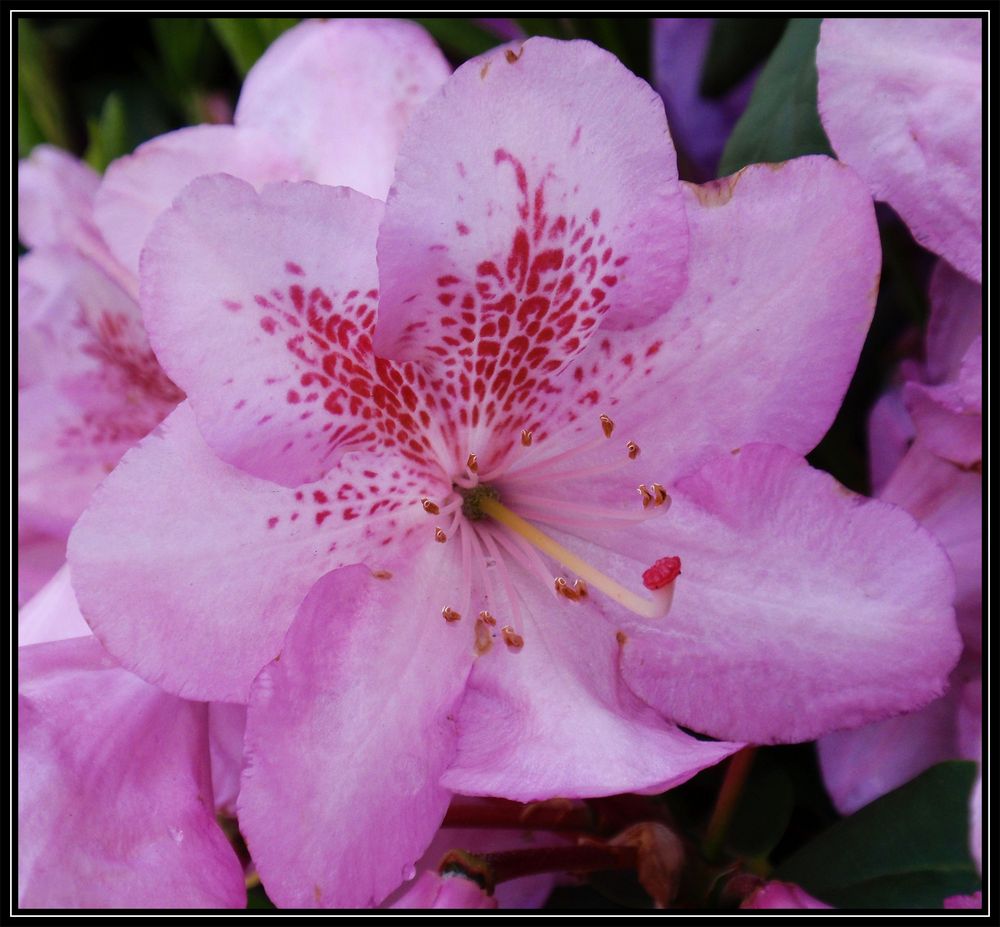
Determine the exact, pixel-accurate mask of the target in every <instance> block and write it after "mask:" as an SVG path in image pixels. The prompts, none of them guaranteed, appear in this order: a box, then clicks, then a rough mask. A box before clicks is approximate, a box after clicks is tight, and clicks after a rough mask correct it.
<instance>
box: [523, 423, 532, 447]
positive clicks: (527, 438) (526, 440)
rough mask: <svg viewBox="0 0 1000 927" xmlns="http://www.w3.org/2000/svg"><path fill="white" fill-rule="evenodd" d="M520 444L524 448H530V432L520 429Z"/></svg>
mask: <svg viewBox="0 0 1000 927" xmlns="http://www.w3.org/2000/svg"><path fill="white" fill-rule="evenodd" d="M521 443H522V444H523V445H524V446H525V447H531V432H530V431H527V430H526V429H523V428H522V429H521Z"/></svg>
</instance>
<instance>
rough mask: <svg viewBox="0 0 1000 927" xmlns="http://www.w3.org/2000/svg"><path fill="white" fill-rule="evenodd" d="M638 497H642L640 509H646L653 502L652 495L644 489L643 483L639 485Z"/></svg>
mask: <svg viewBox="0 0 1000 927" xmlns="http://www.w3.org/2000/svg"><path fill="white" fill-rule="evenodd" d="M639 495H640V496H642V507H643V508H644V509H648V508H649V506H650V503H651V502H652V501H653V495H652V493H651V492H650V491H649V490H648V489H646V484H645V483H640V484H639Z"/></svg>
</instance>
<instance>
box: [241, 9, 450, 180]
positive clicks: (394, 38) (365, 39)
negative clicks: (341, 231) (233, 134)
mask: <svg viewBox="0 0 1000 927" xmlns="http://www.w3.org/2000/svg"><path fill="white" fill-rule="evenodd" d="M449 71H450V68H449V67H448V62H447V61H446V60H445V58H444V55H442V54H441V52H440V51H439V50H438V48H437V46H436V45H435V44H434V41H433V40H432V39H431V38H430V36H429V35H428V34H427V33H426V32H425V31H424V30H423V29H421V28H420V26H417V25H416V24H415V23H409V22H405V21H402V20H394V19H380V20H349V19H348V20H344V19H342V20H331V21H328V22H306V23H302V24H301V25H300V26H296V27H295V28H294V29H290V30H289V31H288V32H286V33H285V34H284V35H282V36H281V37H280V38H279V39H278V40H277V41H276V42H275V43H274V44H273V45H271V47H270V48H268V50H267V51H266V52H265V53H264V55H263V57H262V58H261V59H260V60H259V61H258V62H257V63H256V64H255V65H254V66H253V68H252V69H251V70H250V73H249V74H247V77H246V80H245V81H244V83H243V90H242V92H241V94H240V101H239V105H238V106H237V107H236V124H237V125H238V126H253V127H255V128H259V129H265V130H267V131H269V132H270V133H271V134H272V135H273V136H274V137H275V138H279V139H281V140H282V142H283V143H284V144H285V145H287V146H288V148H289V149H290V150H291V151H293V152H294V153H295V154H296V155H297V157H298V158H299V160H300V161H301V163H302V165H303V167H304V168H305V170H306V175H305V176H307V177H309V178H310V179H312V180H317V181H319V182H320V183H325V184H337V185H343V186H347V187H353V188H354V189H355V190H360V191H361V192H362V193H367V194H368V195H369V196H375V197H378V198H379V199H384V198H385V195H386V192H387V191H388V189H389V184H390V182H391V181H392V169H393V165H394V164H395V161H396V152H397V150H398V149H399V142H400V138H401V137H402V135H403V131H404V130H405V128H406V125H407V123H408V122H409V120H410V118H411V116H412V115H413V113H414V112H415V111H416V110H417V109H418V108H419V107H420V106H421V105H422V104H423V102H424V101H425V100H426V99H427V98H428V97H429V96H430V95H431V94H432V93H433V92H434V91H435V90H437V88H438V87H440V86H441V84H442V83H444V81H445V79H446V78H447V77H448V74H449Z"/></svg>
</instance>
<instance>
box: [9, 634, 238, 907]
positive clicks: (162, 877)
mask: <svg viewBox="0 0 1000 927" xmlns="http://www.w3.org/2000/svg"><path fill="white" fill-rule="evenodd" d="M18 673H19V677H20V685H19V691H18V783H19V789H18V903H19V904H20V905H21V906H22V907H27V908H50V907H62V908H81V907H93V908H118V907H127V908H136V907H140V908H141V907H154V908H158V907H162V908H168V907H169V908H173V907H191V908H216V907H219V908H238V907H243V906H244V905H245V904H246V891H245V889H244V885H243V872H242V867H241V866H240V863H239V861H238V859H237V858H236V854H235V853H234V852H233V850H232V848H231V847H230V846H229V844H228V842H227V841H226V838H225V836H224V835H223V833H222V831H221V830H220V829H219V826H218V825H217V824H216V822H215V815H214V811H213V808H212V782H211V773H210V769H209V761H208V731H207V713H206V706H205V705H199V704H196V703H193V702H182V701H181V700H179V699H176V698H174V697H173V696H170V695H166V694H165V693H163V692H161V691H159V690H158V689H154V688H153V687H152V686H149V685H147V684H146V683H144V682H143V681H142V680H140V679H138V678H137V677H135V676H133V675H132V674H131V673H127V672H126V671H125V670H123V669H121V668H119V667H118V666H116V665H115V664H114V662H113V661H112V660H111V659H110V658H109V657H108V656H107V654H105V652H104V651H103V650H102V649H101V647H100V645H99V644H98V643H97V641H96V640H93V639H92V638H80V639H75V640H65V641H57V642H55V643H49V644H37V645H34V646H31V647H22V648H20V650H19V652H18Z"/></svg>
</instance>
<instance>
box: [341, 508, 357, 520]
mask: <svg viewBox="0 0 1000 927" xmlns="http://www.w3.org/2000/svg"><path fill="white" fill-rule="evenodd" d="M357 517H358V513H357V511H356V510H355V509H344V521H351V520H353V519H355V518H357Z"/></svg>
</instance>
